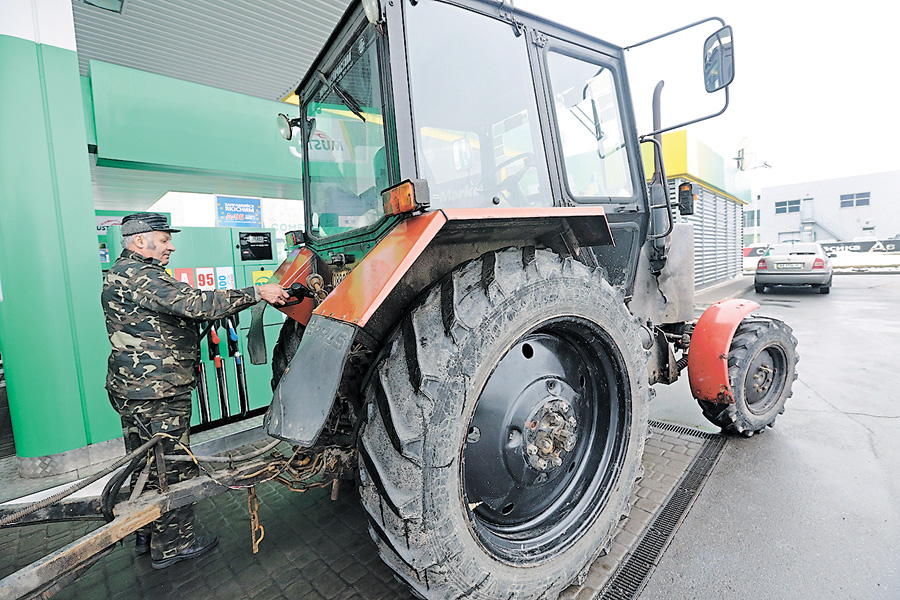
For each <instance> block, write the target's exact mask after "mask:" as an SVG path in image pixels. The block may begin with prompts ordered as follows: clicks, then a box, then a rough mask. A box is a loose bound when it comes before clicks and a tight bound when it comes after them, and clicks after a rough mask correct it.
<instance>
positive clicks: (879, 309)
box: [0, 275, 900, 600]
mask: <svg viewBox="0 0 900 600" xmlns="http://www.w3.org/2000/svg"><path fill="white" fill-rule="evenodd" d="M748 283H752V281H749V280H746V279H745V280H739V281H737V282H732V284H730V285H729V286H725V287H724V288H722V289H719V290H717V291H716V292H715V294H716V295H720V296H729V295H735V294H740V293H742V292H744V291H745V290H746V289H747V287H748V285H747V284H748ZM732 292H733V293H732ZM747 296H748V297H750V298H752V299H754V300H756V301H758V302H760V303H761V304H762V305H763V307H762V309H761V310H760V313H761V314H766V315H770V316H774V317H777V318H782V319H783V320H785V321H787V322H788V323H789V324H790V325H791V326H792V327H793V328H794V331H795V334H796V336H797V338H798V339H799V341H800V353H801V362H800V366H799V372H800V379H799V380H798V381H797V383H796V384H795V394H794V397H793V398H792V399H791V400H790V401H789V403H788V410H787V412H786V413H785V414H784V415H783V416H782V417H781V418H780V419H779V421H778V424H777V427H776V428H775V429H773V430H769V431H767V432H766V433H765V434H764V435H760V436H755V437H753V438H750V439H729V441H728V442H727V443H726V444H725V447H724V451H723V452H722V454H721V457H720V459H719V462H718V464H717V465H716V466H715V468H714V469H713V471H712V474H711V475H710V477H709V479H708V480H707V481H706V484H705V486H704V487H703V489H702V491H701V492H700V494H699V496H698V497H697V498H696V501H695V504H694V505H693V508H692V509H691V510H690V512H688V514H687V516H686V517H685V519H684V522H683V523H682V525H681V527H680V528H679V529H678V530H677V532H676V533H675V535H674V537H673V539H672V540H671V543H670V545H669V546H668V549H667V550H666V552H665V553H664V554H663V555H662V557H661V558H660V559H659V560H658V561H656V562H655V566H656V568H655V570H654V571H653V572H652V574H651V577H650V579H649V582H648V583H647V585H646V587H645V588H644V590H643V592H642V594H641V596H640V598H641V599H642V600H651V599H652V600H656V599H660V600H662V599H666V600H668V599H672V598H678V599H681V598H696V599H707V598H709V599H715V600H720V599H732V598H733V599H745V598H754V599H770V598H771V599H775V598H778V599H782V598H792V599H806V598H809V599H814V598H815V599H818V598H853V599H857V598H863V599H868V598H873V599H880V598H884V599H896V598H900V550H898V548H900V545H898V540H900V445H898V444H897V443H896V441H895V440H896V427H897V425H898V424H900V407H898V404H897V401H896V398H895V397H894V396H893V395H892V392H893V388H894V387H895V386H894V384H893V381H892V379H891V377H890V375H891V374H893V373H895V372H896V367H895V362H896V358H895V357H896V356H897V355H898V354H900V311H898V310H897V309H898V307H900V276H894V275H880V276H868V275H859V276H852V277H850V276H848V277H839V278H837V279H836V280H835V285H834V289H833V292H832V294H831V295H827V296H822V295H819V294H812V293H808V292H803V291H801V292H776V293H774V294H768V295H765V296H759V295H756V294H754V293H753V292H750V293H749V294H747ZM707 299H709V298H708V297H707V298H704V297H701V298H700V299H699V301H700V303H701V304H703V303H704V302H705V301H706V300H707ZM712 299H715V298H711V299H709V300H710V301H711V300H712ZM657 391H658V394H659V396H658V397H657V399H656V400H655V401H654V403H653V405H652V406H651V418H653V419H655V420H657V421H665V422H668V423H675V424H681V425H684V426H687V427H689V428H693V429H704V430H706V431H714V430H715V429H714V428H713V427H711V426H710V425H709V424H708V423H706V422H705V421H704V420H703V418H702V416H701V415H700V411H699V409H698V408H697V406H696V403H695V402H694V401H693V400H692V399H691V398H690V393H689V391H688V390H687V385H686V381H683V380H682V381H680V382H678V383H677V384H675V385H673V386H669V387H665V386H658V387H657ZM702 442H703V440H702V439H701V438H700V437H698V436H696V435H691V434H689V433H687V434H685V433H682V434H678V433H673V432H671V431H666V430H662V429H659V428H657V429H656V431H655V436H654V437H653V438H652V439H651V441H650V442H649V444H648V446H647V453H646V454H645V457H644V460H645V469H646V476H645V477H644V480H643V481H642V482H641V485H640V486H639V487H638V488H637V489H636V490H635V498H634V499H635V504H636V507H635V509H634V510H633V511H632V513H631V515H630V517H629V519H627V520H626V521H623V523H622V524H621V527H620V529H619V531H618V533H617V534H616V536H615V539H614V542H613V544H612V546H611V548H610V552H609V554H608V555H606V556H604V557H601V558H600V559H598V561H597V562H596V563H595V564H594V565H593V566H592V568H591V569H590V572H589V574H588V577H587V579H586V581H585V582H584V584H583V585H582V586H579V587H572V588H570V589H568V590H566V592H564V594H563V598H565V599H567V600H570V599H576V600H587V599H589V598H596V597H598V594H599V593H600V592H601V590H602V589H603V586H604V584H605V583H606V582H607V580H608V579H609V577H610V575H611V574H612V573H613V571H614V570H615V568H616V567H617V565H618V564H619V563H620V562H621V561H622V559H623V557H624V558H625V560H626V561H627V560H628V553H629V550H630V548H631V547H633V545H634V543H635V542H636V541H638V539H639V536H640V535H641V534H642V532H643V531H645V526H646V525H647V523H649V522H650V521H651V520H652V519H653V516H654V514H657V512H658V509H659V508H660V506H661V505H662V503H663V502H664V501H666V500H667V498H669V497H670V492H671V490H672V488H673V487H674V486H675V485H676V484H677V483H678V480H679V477H680V476H681V473H683V472H684V470H685V468H686V467H687V466H688V465H689V464H690V463H691V460H692V458H693V456H694V455H695V454H696V453H697V450H698V448H700V445H701V443H702ZM260 495H261V506H260V517H261V522H262V524H263V526H264V527H266V537H265V539H264V540H263V542H262V545H261V549H260V553H259V554H257V555H255V556H254V555H253V554H252V553H251V551H250V532H249V523H248V518H247V516H246V497H245V495H244V494H243V493H240V492H232V493H228V494H226V495H223V496H220V497H218V498H216V499H213V500H211V501H206V502H204V503H201V504H200V505H199V514H200V517H201V520H202V522H203V523H204V526H205V528H206V529H207V530H210V531H215V532H216V533H219V534H220V536H221V538H222V542H221V545H220V547H219V548H218V549H216V550H215V551H214V552H213V553H211V554H210V555H209V556H206V557H203V558H201V559H198V560H197V561H190V562H187V563H182V564H179V565H175V566H174V567H171V568H170V569H168V570H166V571H162V572H154V571H152V570H151V569H150V568H149V561H148V560H147V558H146V557H142V558H136V557H134V555H133V550H132V546H131V544H130V543H129V544H128V545H127V546H119V547H117V549H116V550H115V551H114V552H113V553H112V554H111V555H109V556H107V557H105V558H103V559H102V560H101V562H100V563H99V564H98V565H97V566H95V567H94V568H93V569H91V571H89V572H88V574H87V575H86V576H84V577H83V578H82V579H81V580H79V581H78V582H76V583H75V584H74V585H72V586H70V587H69V588H67V589H66V590H64V591H63V592H62V594H60V596H59V597H60V598H126V597H127V598H135V597H141V598H150V597H152V598H176V597H177V598H179V599H181V598H193V597H198V598H205V597H216V598H218V599H221V600H226V599H230V598H316V599H318V598H325V599H327V600H331V599H334V598H340V599H347V598H360V599H382V598H385V599H386V598H403V599H405V598H408V597H409V595H408V592H407V591H406V589H405V588H404V586H402V585H401V584H399V583H398V582H396V581H395V580H394V579H393V577H392V575H391V573H390V571H389V570H388V569H387V568H386V567H385V566H384V565H382V563H381V562H380V560H379V559H378V558H377V555H376V553H375V550H374V547H373V545H372V543H371V541H370V540H369V537H368V533H367V531H366V524H365V518H364V514H363V511H362V510H361V509H360V508H359V506H358V501H357V499H356V495H355V492H354V491H353V489H352V486H345V487H344V488H343V493H342V495H341V497H340V498H339V500H338V501H336V502H332V501H331V500H329V499H328V494H327V492H325V491H321V490H319V491H313V492H308V493H306V494H295V493H291V492H288V491H286V490H285V489H284V488H281V487H280V486H275V485H266V486H263V487H261V489H260ZM89 528H90V527H89V526H76V527H75V528H73V527H72V526H70V525H66V526H63V525H52V524H51V525H44V526H34V527H29V528H19V529H12V530H6V531H2V532H0V576H4V575H6V574H8V573H9V572H11V571H13V570H15V568H17V566H21V565H24V564H27V563H28V562H30V561H31V560H33V559H34V558H36V557H38V556H41V555H43V553H44V552H46V550H47V549H49V548H53V547H58V546H61V545H62V544H64V543H66V541H68V540H70V539H74V537H77V535H80V534H81V533H84V531H86V530H88V529H89ZM604 597H605V596H604Z"/></svg>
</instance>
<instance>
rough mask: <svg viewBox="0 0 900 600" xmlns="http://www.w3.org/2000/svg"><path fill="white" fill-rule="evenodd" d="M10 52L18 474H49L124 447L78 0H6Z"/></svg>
mask: <svg viewBox="0 0 900 600" xmlns="http://www.w3.org/2000/svg"><path fill="white" fill-rule="evenodd" d="M0 57H2V60H0V207H2V210H0V290H2V298H0V352H2V353H3V362H4V367H5V371H6V379H7V389H8V395H9V405H10V415H11V417H12V425H13V432H14V436H15V442H16V453H17V455H18V457H19V472H20V473H21V474H22V475H24V476H40V475H46V474H56V473H60V472H65V471H71V470H73V469H77V468H80V467H84V466H86V465H87V464H89V463H92V462H97V461H98V460H102V459H104V458H108V457H109V456H113V455H115V454H117V453H119V452H120V451H121V450H120V448H121V446H120V442H119V441H118V440H116V438H119V437H121V429H120V425H119V420H118V416H117V415H116V414H115V412H114V411H113V410H112V409H111V408H110V407H109V402H108V400H107V398H106V392H105V390H104V389H103V384H104V377H105V371H106V357H107V356H108V354H109V342H108V340H107V338H106V330H105V326H104V322H103V314H102V311H101V309H100V300H99V297H100V286H101V273H100V263H99V257H98V247H97V235H96V222H95V217H94V203H93V197H92V194H91V174H90V166H89V162H88V152H87V138H86V135H85V118H84V109H83V104H82V99H81V93H82V92H81V85H80V80H79V73H78V62H77V57H76V52H75V33H74V24H73V19H72V5H71V2H69V0H31V2H9V3H2V4H0ZM107 440H112V441H109V442H107Z"/></svg>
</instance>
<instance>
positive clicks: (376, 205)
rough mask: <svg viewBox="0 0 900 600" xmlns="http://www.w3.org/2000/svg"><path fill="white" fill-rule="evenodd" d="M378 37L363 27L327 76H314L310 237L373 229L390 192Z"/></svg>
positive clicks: (309, 106)
mask: <svg viewBox="0 0 900 600" xmlns="http://www.w3.org/2000/svg"><path fill="white" fill-rule="evenodd" d="M377 36H378V34H377V32H376V31H375V29H374V27H371V26H366V27H365V28H364V29H363V30H362V31H361V32H360V34H359V36H358V37H357V38H356V39H355V40H354V41H353V42H351V43H350V44H349V45H348V46H347V47H346V49H345V50H344V52H343V55H342V56H341V57H340V58H339V59H338V60H337V61H336V63H335V66H334V67H333V69H332V71H331V72H330V73H327V74H326V73H323V72H321V71H316V72H315V73H314V85H316V86H317V89H316V91H315V92H314V94H313V95H312V96H311V99H310V101H309V103H308V104H307V105H306V106H305V114H306V119H307V123H308V125H309V135H308V138H307V146H306V155H307V157H308V173H309V214H310V221H309V225H310V229H309V232H310V233H311V234H312V235H313V236H315V237H325V236H330V235H334V234H338V233H342V232H345V231H350V230H353V229H360V228H364V227H367V226H369V225H372V224H374V223H376V222H377V221H378V220H379V219H381V218H382V217H383V216H384V208H383V206H382V203H381V196H380V193H381V191H382V190H383V189H385V188H387V187H389V181H388V167H387V160H386V156H385V125H384V119H383V115H384V107H383V103H382V100H381V98H382V94H381V73H380V70H379V63H378V50H377V47H378V43H377Z"/></svg>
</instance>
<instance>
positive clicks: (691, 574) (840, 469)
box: [640, 275, 900, 600]
mask: <svg viewBox="0 0 900 600" xmlns="http://www.w3.org/2000/svg"><path fill="white" fill-rule="evenodd" d="M745 297H746V298H749V299H752V300H755V301H756V302H759V303H760V304H761V308H760V309H759V310H758V314H761V315H766V316H771V317H775V318H778V319H781V320H783V321H785V322H786V323H788V324H789V325H790V326H791V327H792V328H793V330H794V335H795V336H796V337H797V339H798V341H799V346H798V348H799V353H800V363H799V365H798V373H799V379H798V380H797V381H796V382H795V383H794V394H793V397H791V398H790V399H789V400H788V403H787V409H786V411H785V413H784V414H783V415H781V416H780V417H779V418H778V420H777V421H776V426H775V428H773V429H768V430H767V431H766V432H765V433H764V434H761V435H757V436H754V437H752V438H749V439H743V438H734V439H731V440H729V442H728V443H727V444H726V446H725V449H724V451H723V453H722V455H721V458H720V460H719V462H718V464H717V465H716V466H715V468H714V470H713V471H712V473H711V475H710V477H709V479H708V481H707V482H706V485H705V487H704V488H703V489H702V490H701V492H700V494H699V496H698V497H697V500H696V502H695V504H694V506H693V508H692V509H691V511H690V512H689V513H688V515H687V516H686V518H685V520H684V522H683V523H682V525H681V527H680V528H679V529H678V531H677V532H676V534H675V536H674V538H673V540H672V542H671V545H670V546H669V548H668V549H667V551H666V552H665V554H664V555H663V556H662V558H661V559H660V562H659V564H658V567H657V569H656V570H655V572H654V573H653V575H652V576H651V579H650V581H649V582H648V584H647V586H646V588H645V589H644V591H643V593H642V594H641V596H640V598H641V600H673V599H715V600H728V599H742V600H743V599H749V598H752V599H754V600H767V599H778V600H783V599H796V600H800V599H807V598H809V599H816V600H820V599H830V598H840V599H854V600H856V599H891V600H896V599H898V598H900V400H898V394H897V381H898V377H900V368H898V359H900V275H845V276H836V277H835V279H834V287H833V289H832V292H831V294H830V295H820V294H818V293H815V292H812V291H810V290H797V291H775V292H770V293H768V294H765V295H760V294H756V293H754V292H752V291H751V292H749V293H748V294H746V296H745ZM657 394H658V395H657V398H656V400H655V401H654V404H653V405H652V406H651V413H650V414H651V418H653V419H657V420H664V421H670V422H674V423H679V424H682V425H688V426H693V427H697V426H702V427H704V428H706V429H707V430H712V428H710V427H709V424H708V423H706V422H705V420H704V419H703V416H702V415H701V413H700V410H699V408H698V407H697V405H696V403H695V402H694V401H693V400H692V399H691V397H690V392H689V389H688V386H687V382H686V381H679V382H677V383H676V384H675V385H673V386H669V387H666V386H657Z"/></svg>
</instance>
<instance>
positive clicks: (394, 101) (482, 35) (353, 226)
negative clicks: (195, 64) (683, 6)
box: [279, 0, 647, 255]
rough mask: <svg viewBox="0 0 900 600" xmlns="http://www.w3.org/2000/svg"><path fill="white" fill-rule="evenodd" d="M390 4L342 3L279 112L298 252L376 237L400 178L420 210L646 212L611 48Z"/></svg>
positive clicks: (567, 35)
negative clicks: (302, 205) (410, 186)
mask: <svg viewBox="0 0 900 600" xmlns="http://www.w3.org/2000/svg"><path fill="white" fill-rule="evenodd" d="M395 4H396V6H395V5H394V3H382V4H381V5H380V6H379V7H378V11H379V12H378V14H375V15H372V14H371V13H367V12H366V11H364V10H363V7H362V6H360V5H354V6H351V8H350V10H349V11H348V12H347V14H346V15H345V17H344V19H343V21H342V23H341V25H340V27H339V28H338V30H337V31H336V33H335V35H333V36H332V38H331V40H330V44H329V45H328V46H327V47H326V49H325V50H324V51H323V53H322V54H321V55H320V56H319V58H318V59H317V61H316V63H315V64H314V65H313V67H312V68H311V69H310V71H309V73H308V74H307V75H306V77H305V78H304V80H303V81H302V82H301V84H300V86H299V87H298V89H297V94H298V97H299V105H300V116H299V117H298V118H289V117H287V116H283V115H282V116H280V117H279V119H280V120H281V122H282V132H283V134H286V137H288V138H290V137H292V136H293V135H295V134H299V135H300V136H301V145H302V148H303V150H304V151H303V153H302V154H303V173H304V177H303V191H304V199H305V200H306V207H307V220H306V222H307V224H308V229H307V231H306V242H307V243H308V245H309V247H310V248H311V249H313V250H314V251H317V252H319V251H323V252H324V253H325V254H326V255H327V253H328V252H329V251H333V250H334V249H335V248H339V247H341V246H342V245H344V246H346V245H348V244H349V245H352V244H354V243H357V244H358V243H360V242H362V243H366V242H368V243H370V244H371V243H372V242H374V241H377V240H378V239H379V238H380V237H382V236H383V235H384V234H385V233H386V232H387V231H388V230H389V229H390V228H391V227H392V226H393V225H394V224H396V223H397V221H398V220H399V216H398V215H396V214H390V208H388V212H386V211H385V208H384V203H383V201H382V192H383V191H384V190H386V189H388V188H390V187H391V186H394V185H397V184H399V183H401V182H402V181H404V180H408V179H409V180H416V179H418V180H423V181H426V182H427V186H428V197H427V198H417V199H416V200H417V203H418V205H419V206H428V207H429V209H430V210H440V209H457V208H462V209H497V210H503V209H515V208H552V207H563V206H575V205H602V206H604V207H605V208H606V212H607V213H624V214H628V215H629V217H628V219H629V220H630V221H635V215H644V216H646V212H647V199H646V193H645V186H644V185H643V183H642V182H643V181H644V173H643V168H642V164H641V160H640V153H639V146H638V140H637V136H636V133H635V127H634V117H633V115H632V113H631V110H630V101H629V97H628V88H627V82H626V78H625V72H624V69H623V66H622V63H623V61H622V50H621V49H620V48H617V47H615V46H612V45H608V44H605V43H603V42H600V41H599V40H595V39H593V38H590V37H588V36H585V35H583V34H579V33H576V32H574V31H571V30H568V29H565V28H562V27H560V26H558V25H554V24H552V23H549V22H546V21H543V20H541V19H538V18H536V17H533V16H530V15H525V14H521V13H514V12H512V11H511V10H510V9H508V8H507V7H506V6H505V5H501V4H498V3H494V2H486V1H480V0H479V1H472V2H465V3H462V4H463V5H462V6H460V5H458V3H455V4H449V3H443V2H435V1H427V2H409V1H406V2H397V3H395ZM372 10H375V9H372ZM636 221H637V222H638V223H639V226H640V227H645V226H646V225H645V221H646V219H645V218H641V217H638V218H637V219H636Z"/></svg>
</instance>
